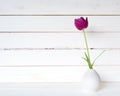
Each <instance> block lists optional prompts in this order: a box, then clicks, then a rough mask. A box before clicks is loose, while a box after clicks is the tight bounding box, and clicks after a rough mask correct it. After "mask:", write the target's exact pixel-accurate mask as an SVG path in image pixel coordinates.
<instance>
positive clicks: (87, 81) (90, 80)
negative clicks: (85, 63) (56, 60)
mask: <svg viewBox="0 0 120 96" xmlns="http://www.w3.org/2000/svg"><path fill="white" fill-rule="evenodd" d="M100 81H101V80H100V76H99V74H98V73H97V72H96V71H95V70H94V69H88V70H87V71H86V72H85V74H84V75H83V78H82V89H83V91H87V92H96V91H97V90H98V89H99V87H100Z"/></svg>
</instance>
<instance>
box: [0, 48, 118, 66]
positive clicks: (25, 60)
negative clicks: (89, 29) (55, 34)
mask: <svg viewBox="0 0 120 96" xmlns="http://www.w3.org/2000/svg"><path fill="white" fill-rule="evenodd" d="M102 51H103V50H102V49H101V50H92V51H91V59H92V61H93V59H94V58H95V57H97V56H98V55H99V54H100V53H101V52H102ZM84 52H85V50H84V51H83V50H27V49H26V50H0V66H6V67H7V66H29V65H30V66H36V65H37V66H38V65H43V66H45V65H49V66H50V65H52V66H53V65H73V66H74V65H87V64H86V62H85V60H84V59H82V57H85V56H84ZM119 57H120V50H106V52H105V53H104V54H103V55H102V56H101V57H100V58H99V59H98V60H97V61H96V63H95V65H99V66H105V65H106V66H111V65H112V66H115V65H116V66H120V62H119Z"/></svg>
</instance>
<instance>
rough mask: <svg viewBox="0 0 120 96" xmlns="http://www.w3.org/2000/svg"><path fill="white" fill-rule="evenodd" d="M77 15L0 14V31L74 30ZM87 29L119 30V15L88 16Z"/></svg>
mask: <svg viewBox="0 0 120 96" xmlns="http://www.w3.org/2000/svg"><path fill="white" fill-rule="evenodd" d="M75 18H78V16H0V32H11V31H14V32H17V31H18V32H19V31H26V32H29V31H34V32H35V31H40V32H41V31H42V32H43V31H47V32H53V31H54V32H55V31H56V32H57V31H67V32H71V31H76V32H79V31H78V30H77V29H76V28H75V26H74V19H75ZM88 19H89V27H88V30H87V31H94V32H96V31H99V32H101V31H104V32H111V31H112V32H115V31H117V32H120V27H119V25H120V16H115V17H114V16H102V17H101V16H88Z"/></svg>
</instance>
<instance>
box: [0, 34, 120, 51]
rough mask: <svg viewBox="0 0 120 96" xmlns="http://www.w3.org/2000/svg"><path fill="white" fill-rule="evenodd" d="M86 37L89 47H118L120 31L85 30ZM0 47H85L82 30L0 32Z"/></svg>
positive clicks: (119, 45)
mask: <svg viewBox="0 0 120 96" xmlns="http://www.w3.org/2000/svg"><path fill="white" fill-rule="evenodd" d="M87 37H88V41H89V47H90V48H98V49H100V48H108V49H109V48H120V44H119V42H118V41H120V33H114V32H113V33H105V32H103V33H100V32H87ZM3 41H4V42H3ZM115 42H116V43H115ZM0 48H1V49H4V48H28V49H29V48H33V49H34V48H38V49H39V48H43V49H44V48H53V49H54V48H57V49H67V48H68V49H69V48H85V42H84V37H83V33H82V32H79V33H74V32H73V33H19V34H18V33H0Z"/></svg>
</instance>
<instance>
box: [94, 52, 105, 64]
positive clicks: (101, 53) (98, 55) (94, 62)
mask: <svg viewBox="0 0 120 96" xmlns="http://www.w3.org/2000/svg"><path fill="white" fill-rule="evenodd" d="M105 51H106V50H104V51H102V52H101V53H100V54H99V55H98V56H97V57H96V58H95V59H94V61H93V63H92V66H93V65H94V63H95V61H96V60H97V59H98V58H99V57H100V56H101V55H102V54H103V53H104V52H105Z"/></svg>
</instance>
